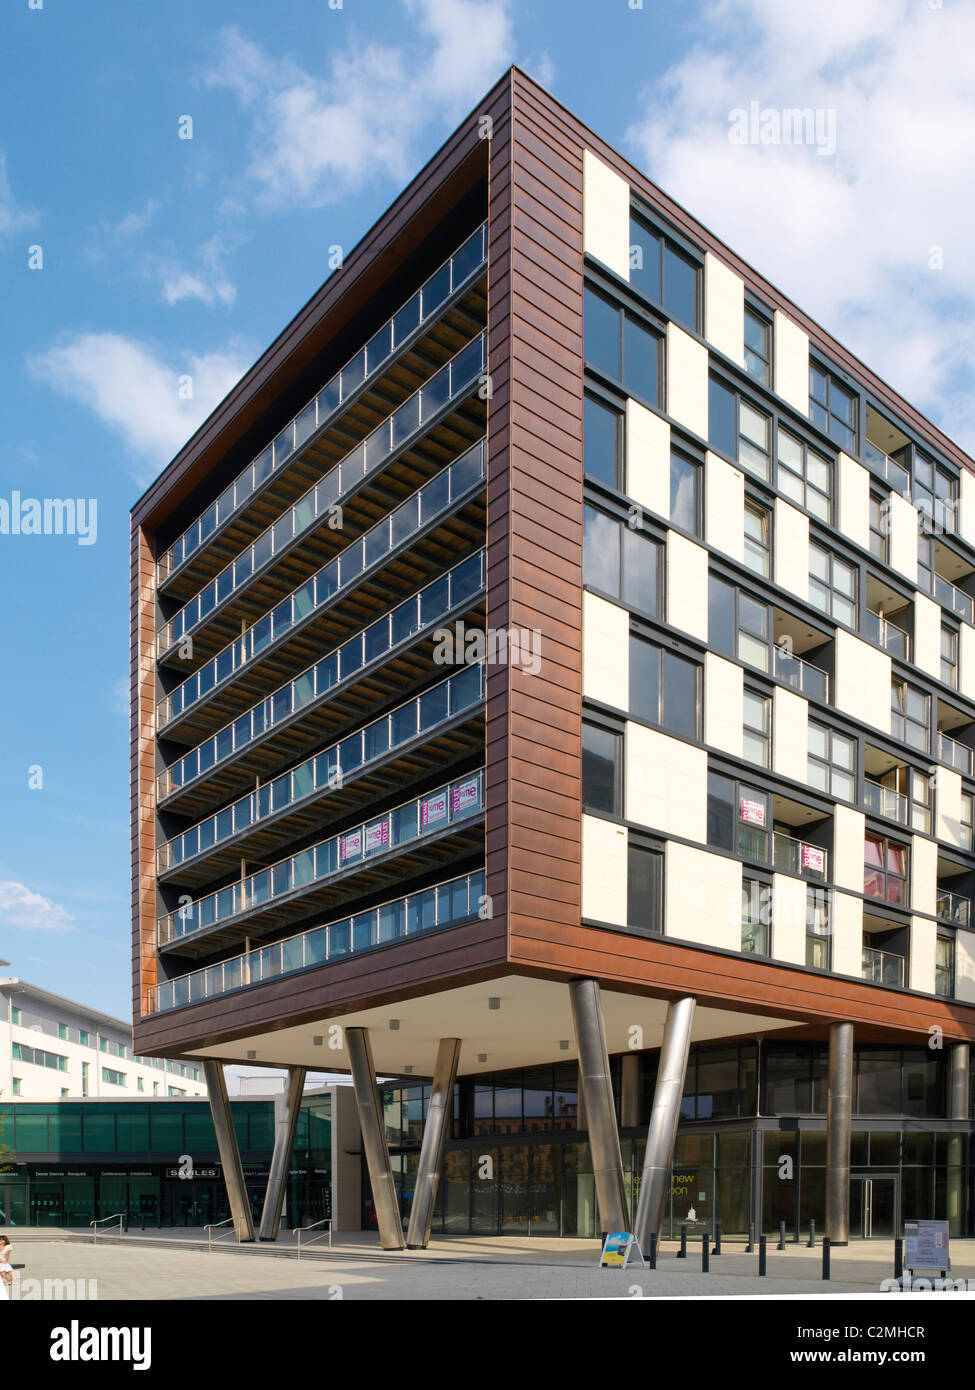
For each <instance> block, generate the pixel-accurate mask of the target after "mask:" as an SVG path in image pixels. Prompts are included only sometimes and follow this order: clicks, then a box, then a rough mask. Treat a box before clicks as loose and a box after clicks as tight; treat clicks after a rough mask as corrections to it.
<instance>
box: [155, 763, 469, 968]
mask: <svg viewBox="0 0 975 1390" xmlns="http://www.w3.org/2000/svg"><path fill="white" fill-rule="evenodd" d="M483 810H484V773H483V770H482V769H479V770H478V771H477V772H472V773H470V774H468V775H467V776H466V777H460V778H458V779H457V780H456V781H454V782H448V783H446V784H445V785H444V786H441V787H437V788H436V790H435V791H432V792H426V793H424V795H423V796H418V797H415V798H414V799H413V800H412V801H408V802H407V803H406V804H405V805H403V806H397V807H395V808H394V809H393V810H391V811H386V812H384V813H383V814H382V815H381V816H374V817H373V818H372V819H371V820H368V821H364V822H363V823H362V824H361V825H357V826H355V827H354V828H353V829H351V830H344V831H343V832H342V834H341V835H333V836H331V838H330V839H327V840H322V841H320V842H319V843H318V844H316V845H309V846H308V848H307V849H303V850H301V851H300V852H299V853H298V854H293V855H291V856H290V857H289V858H287V859H281V860H279V861H278V863H276V864H271V865H269V866H268V867H267V868H266V869H262V870H260V872H259V873H254V874H250V875H249V876H248V877H247V878H242V879H241V880H240V881H239V882H238V883H232V884H228V886H227V887H226V888H221V889H220V890H219V891H218V892H216V893H209V894H207V896H206V897H203V898H198V899H197V900H196V902H193V903H187V904H186V905H185V906H183V907H181V908H178V909H177V911H175V912H170V913H167V914H166V915H165V916H162V917H160V918H159V921H158V923H157V940H158V944H159V945H160V946H165V945H167V944H168V943H169V942H171V941H178V940H179V939H180V938H181V937H184V936H189V935H190V934H191V933H193V932H197V931H204V930H206V928H207V927H213V926H216V925H218V924H219V923H227V922H230V921H232V920H233V919H234V918H235V917H237V916H239V915H240V914H241V913H243V912H250V911H252V910H253V909H254V908H256V907H263V906H265V905H266V904H273V903H275V902H278V901H280V899H281V898H283V897H285V896H287V895H288V894H290V893H293V892H296V891H298V890H300V889H303V888H307V889H312V888H318V887H321V886H322V885H323V884H325V883H328V882H330V881H331V880H333V879H336V878H340V877H342V876H344V875H346V874H349V873H351V872H354V871H355V870H356V869H358V868H361V867H362V865H363V864H368V863H371V862H372V861H374V860H375V859H377V858H378V857H379V856H380V855H383V854H388V853H389V852H390V851H391V850H397V849H401V848H405V847H406V846H407V845H415V844H417V843H418V842H420V841H421V840H424V839H426V838H427V837H429V836H430V835H437V834H441V833H442V832H443V831H444V830H446V829H448V828H449V827H450V826H452V825H457V824H459V823H461V822H462V821H465V820H469V819H470V818H471V817H474V816H477V815H479V814H480V813H481V812H482V811H483Z"/></svg>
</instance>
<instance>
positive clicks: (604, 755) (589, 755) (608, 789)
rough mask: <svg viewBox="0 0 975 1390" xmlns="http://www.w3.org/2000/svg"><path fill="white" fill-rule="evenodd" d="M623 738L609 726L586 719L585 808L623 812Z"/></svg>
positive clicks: (583, 754) (584, 747) (584, 730)
mask: <svg viewBox="0 0 975 1390" xmlns="http://www.w3.org/2000/svg"><path fill="white" fill-rule="evenodd" d="M622 753H623V739H622V736H621V735H620V734H617V733H613V731H612V730H610V729H603V728H600V727H599V725H597V724H590V723H587V722H585V721H583V725H582V805H583V809H584V810H586V811H605V813H606V814H607V815H609V816H618V815H619V814H620V802H621V788H620V783H621V775H620V764H621V761H622Z"/></svg>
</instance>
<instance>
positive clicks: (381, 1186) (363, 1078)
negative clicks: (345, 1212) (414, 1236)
mask: <svg viewBox="0 0 975 1390" xmlns="http://www.w3.org/2000/svg"><path fill="white" fill-rule="evenodd" d="M345 1040H346V1046H347V1048H348V1052H349V1064H350V1066H351V1069H352V1085H353V1088H354V1090H355V1102H356V1105H357V1107H358V1110H359V1128H360V1129H361V1131H362V1147H363V1150H364V1151H365V1155H366V1167H367V1168H368V1170H369V1182H370V1184H371V1186H372V1200H373V1203H374V1204H375V1207H376V1223H377V1225H378V1227H379V1241H380V1244H381V1245H382V1247H383V1249H384V1250H402V1249H403V1245H404V1241H403V1223H402V1221H401V1220H400V1214H399V1201H398V1199H397V1196H396V1184H395V1182H394V1181H393V1169H392V1165H391V1164H390V1161H389V1145H388V1144H387V1143H386V1129H385V1126H384V1125H383V1115H382V1109H381V1107H380V1104H379V1087H378V1086H377V1085H376V1068H375V1066H374V1065H373V1060H372V1046H371V1044H370V1042H369V1030H368V1028H346V1030H345Z"/></svg>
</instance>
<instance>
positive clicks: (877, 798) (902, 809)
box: [863, 777, 909, 825]
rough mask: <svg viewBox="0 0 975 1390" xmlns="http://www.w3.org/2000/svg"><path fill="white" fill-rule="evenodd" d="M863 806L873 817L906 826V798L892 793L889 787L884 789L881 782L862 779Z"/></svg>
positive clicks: (898, 793)
mask: <svg viewBox="0 0 975 1390" xmlns="http://www.w3.org/2000/svg"><path fill="white" fill-rule="evenodd" d="M863 804H864V807H865V808H866V809H867V810H868V811H872V812H873V814H874V815H875V816H883V817H885V819H887V820H895V821H897V823H898V824H899V825H906V824H907V819H908V809H909V808H908V801H907V797H906V796H902V795H901V794H900V792H896V791H893V790H892V789H891V788H890V787H885V786H884V785H883V784H882V783H881V782H875V781H874V780H873V779H872V778H870V777H865V778H864V779H863Z"/></svg>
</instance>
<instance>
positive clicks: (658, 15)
mask: <svg viewBox="0 0 975 1390" xmlns="http://www.w3.org/2000/svg"><path fill="white" fill-rule="evenodd" d="M334 4H335V0H333V5H334ZM38 5H40V8H38V7H37V6H38ZM807 9H808V10H809V13H805V11H806V10H807ZM800 10H801V11H803V12H802V13H800V12H799V11H800ZM0 51H2V52H3V54H4V56H5V59H6V62H5V64H4V66H5V70H6V71H5V81H4V85H3V91H2V93H0V112H2V119H0V277H2V278H0V286H2V304H3V327H4V331H3V333H2V335H0V359H2V369H3V379H4V383H5V388H6V389H5V390H4V392H3V430H2V434H0V499H10V497H11V494H12V493H13V492H14V491H19V492H20V493H21V495H22V496H23V497H36V498H53V497H61V498H63V497H81V498H85V499H88V498H94V499H96V500H97V539H95V541H94V543H93V544H88V545H81V544H78V538H77V537H76V536H71V535H60V536H59V535H5V534H0V640H2V646H0V671H2V675H0V714H2V718H0V955H2V956H3V957H5V958H6V959H8V960H9V961H10V962H11V965H12V970H13V972H15V973H18V974H21V975H23V976H24V977H26V978H27V979H30V980H32V981H35V982H36V983H38V984H41V985H44V986H46V987H47V988H50V989H53V990H56V991H59V992H62V993H64V994H67V995H73V996H76V997H78V998H80V999H83V1000H85V1001H87V1002H88V1003H90V1004H92V1005H93V1006H96V1007H99V1008H103V1009H106V1010H110V1011H113V1012H117V1013H119V1014H122V1015H123V1016H127V1014H128V1010H129V998H130V982H129V884H128V868H129V849H128V786H127V777H128V753H127V733H128V721H127V712H126V700H127V669H128V656H127V640H128V631H127V628H128V610H127V605H128V512H129V508H130V507H131V505H132V503H133V502H134V501H135V499H136V497H137V496H138V495H139V493H140V492H141V491H142V489H143V488H144V486H145V485H146V484H147V483H148V482H149V481H150V480H151V479H152V478H153V477H154V476H155V474H156V473H157V472H158V471H159V470H160V469H161V468H162V467H163V466H164V465H165V463H166V462H167V460H168V459H169V457H170V456H171V455H172V454H173V453H174V452H175V450H176V449H177V448H178V447H179V445H180V443H181V442H182V440H183V439H184V438H186V437H187V436H188V434H189V433H191V432H192V430H193V428H194V427H195V425H196V424H197V423H198V422H199V420H201V419H202V418H203V417H204V416H205V415H206V414H207V413H208V412H209V410H210V409H212V407H213V405H215V404H216V402H217V401H218V400H219V399H220V397H221V396H222V395H223V394H224V393H225V392H226V390H227V389H229V387H230V386H231V385H232V384H233V382H234V381H235V380H236V379H237V377H238V376H239V375H240V373H241V372H242V371H243V370H245V369H246V367H247V366H249V365H250V363H251V362H252V361H253V360H254V359H255V357H256V356H258V355H259V353H260V351H261V350H262V348H263V347H264V346H265V345H266V344H267V343H268V342H269V341H270V340H271V339H272V338H273V337H274V336H275V335H276V334H277V333H278V332H279V330H280V329H281V327H282V326H283V325H284V324H285V323H286V322H287V321H288V319H290V317H291V316H292V315H293V314H294V313H295V312H296V311H297V310H298V309H299V308H300V307H301V305H302V304H303V303H304V302H305V301H306V300H307V299H308V297H309V296H310V295H311V294H312V293H313V292H314V291H315V290H316V288H317V287H318V285H319V284H320V283H321V282H322V280H323V279H324V278H326V273H327V266H326V255H327V252H328V248H329V247H330V246H332V245H336V244H337V245H339V246H342V247H345V248H350V247H351V246H353V245H354V244H355V242H356V241H357V240H358V239H359V238H360V237H361V235H362V234H363V233H364V232H365V231H366V230H367V229H368V227H369V226H370V225H371V224H372V222H373V221H374V220H375V219H376V217H377V216H378V215H379V214H380V213H381V212H382V211H383V209H384V208H385V207H386V206H387V205H388V204H389V202H390V201H391V200H392V199H393V198H394V197H395V195H396V193H397V192H398V191H399V189H400V188H401V187H402V186H403V185H404V184H405V183H406V182H407V181H408V180H409V178H410V177H411V176H412V174H413V173H415V172H416V170H417V169H418V168H419V167H420V166H421V165H422V164H423V163H424V162H425V160H426V159H427V158H428V157H429V155H430V154H432V153H433V151H434V150H435V149H436V148H437V147H438V145H439V144H440V143H442V141H443V140H444V138H445V137H446V136H447V135H448V134H449V132H450V130H451V129H452V128H453V127H454V125H455V124H456V123H457V122H458V121H459V120H460V119H461V118H462V117H463V116H464V115H465V114H466V113H467V112H468V111H469V110H470V109H471V108H472V107H473V106H474V105H475V104H476V102H477V99H478V97H479V96H480V95H482V94H483V92H484V91H486V90H487V88H488V87H489V86H490V85H491V84H492V83H493V81H494V80H495V79H496V77H497V76H498V75H499V74H500V73H501V72H502V71H503V70H504V68H505V67H506V66H507V65H508V64H509V63H511V62H518V63H519V64H520V65H521V66H523V67H524V68H525V69H526V70H527V71H529V72H530V73H532V74H533V75H534V76H536V77H537V78H538V79H539V80H540V81H542V82H543V83H544V84H545V85H546V86H548V87H549V88H550V89H551V90H552V91H553V92H554V93H555V94H556V95H557V96H558V97H559V98H560V99H561V100H562V101H563V102H565V103H566V105H568V106H569V107H570V108H572V109H573V110H574V111H575V112H576V113H577V114H578V115H580V116H581V117H582V118H583V119H584V120H585V121H587V122H588V123H589V124H590V125H592V126H593V127H594V128H595V129H596V130H597V131H598V132H599V133H600V134H601V135H602V136H604V137H605V138H606V139H608V140H609V141H610V142H611V143H613V144H615V145H617V146H618V147H619V148H621V149H622V150H624V151H625V152H626V153H627V154H628V155H629V156H630V157H631V158H633V159H634V161H635V162H636V163H638V164H639V165H640V166H641V167H643V168H645V169H647V171H648V172H649V173H650V174H651V175H652V176H653V177H655V178H656V179H657V181H658V182H659V183H661V185H662V186H663V187H665V188H666V189H667V190H668V191H670V192H671V193H673V194H674V195H675V196H676V197H677V198H678V199H679V200H680V201H682V202H683V203H684V204H685V205H686V206H688V207H689V208H690V209H691V211H693V212H694V213H695V214H696V215H698V216H699V217H700V218H701V220H702V221H704V222H705V223H706V224H708V225H709V226H710V227H711V228H712V229H713V230H714V231H715V232H717V233H718V234H719V235H721V236H724V237H725V238H726V240H727V241H728V242H729V244H730V245H732V246H733V247H734V248H735V249H736V250H738V251H739V252H740V253H742V254H743V255H745V256H746V257H747V258H748V259H749V260H751V261H752V262H753V263H754V264H756V265H757V266H759V267H760V268H761V269H762V270H763V271H764V272H765V273H767V274H768V275H769V277H770V278H771V279H772V280H774V281H775V282H776V283H777V284H778V285H779V286H780V288H781V289H783V290H784V291H785V292H786V293H787V294H790V295H792V296H793V297H794V298H795V299H796V301H797V302H798V303H800V304H801V305H802V306H803V307H804V308H806V309H807V310H809V311H810V312H811V313H813V315H814V316H815V317H817V318H819V319H820V321H821V322H823V323H824V325H825V326H826V327H828V328H829V329H830V330H831V331H833V332H835V333H836V334H837V336H838V337H840V338H841V340H842V341H844V342H845V343H846V344H847V345H848V346H849V347H851V348H852V349H853V350H854V351H857V352H859V353H860V354H861V355H862V356H863V357H864V358H865V360H867V361H868V362H870V364H871V365H872V366H874V367H875V368H876V369H877V370H879V371H880V373H881V374H882V375H884V376H886V377H887V379H888V380H890V381H891V383H892V384H893V385H895V386H896V387H897V388H898V389H900V390H901V391H903V392H904V394H905V395H907V397H908V398H909V399H910V400H912V401H913V402H914V403H915V404H916V405H918V406H919V407H921V408H922V409H924V410H926V412H927V413H928V414H929V415H930V416H931V417H932V418H933V419H935V420H936V421H937V422H938V423H940V424H941V425H942V426H943V427H944V428H945V429H946V430H947V431H948V432H949V433H952V434H953V435H954V436H955V437H957V438H958V439H959V441H960V442H961V443H963V444H965V445H966V446H967V447H969V448H970V449H971V448H972V446H973V443H975V410H973V408H972V405H971V404H970V401H971V399H972V390H971V388H972V361H973V356H975V346H973V341H972V323H973V315H972V307H973V297H975V256H973V252H972V244H973V238H972V235H971V227H972V225H973V214H975V197H973V185H972V175H971V160H970V156H969V147H970V140H971V134H972V131H973V124H975V123H973V109H972V108H973V104H975V96H973V93H972V91H971V84H970V79H969V73H968V64H969V61H970V56H969V55H970V54H971V53H972V52H973V51H975V10H973V6H972V5H971V3H965V4H961V3H957V2H956V3H952V0H945V2H944V4H943V5H941V4H938V3H937V0H857V3H856V4H855V5H850V4H849V3H848V0H843V2H842V3H840V2H839V0H821V3H819V4H817V5H816V6H811V7H800V6H791V5H783V4H782V3H781V0H709V2H708V3H694V2H693V0H690V2H689V3H685V4H682V5H680V6H675V5H670V4H661V3H657V0H644V3H643V5H642V6H641V5H640V4H639V3H637V0H599V2H598V3H597V0H537V2H536V3H524V2H522V3H505V0H368V3H365V0H343V3H342V5H341V7H334V8H333V6H331V5H329V3H328V0H276V3H275V4H274V5H268V4H266V3H256V0H233V3H224V0H208V3H206V4H205V5H201V4H200V3H199V2H198V0H159V2H158V3H155V4H152V5H145V4H139V5H134V4H132V3H131V0H86V3H85V4H84V5H79V4H77V2H76V0H74V2H73V3H72V2H71V0H42V3H41V0H33V3H31V0H6V3H5V5H4V8H3V14H2V17H0ZM752 101H757V102H759V103H760V104H761V106H762V107H763V108H773V109H778V108H782V107H795V106H802V107H807V106H808V107H813V108H816V109H818V110H821V111H822V112H825V113H828V112H832V113H833V120H834V123H835V130H836V148H835V151H832V152H820V150H818V149H817V148H814V147H812V146H810V147H805V148H802V147H796V146H793V147H785V146H783V145H775V144H766V145H748V146H733V145H731V144H730V143H729V139H728V133H729V113H730V112H731V111H733V110H734V109H736V108H740V107H747V106H748V104H749V103H750V102H752ZM185 116H190V117H191V118H192V139H180V138H179V129H180V119H181V118H182V117H185ZM184 129H185V123H184ZM38 247H39V248H40V254H38V252H37V250H36V249H34V250H32V249H31V248H38ZM31 261H33V262H34V265H35V266H36V267H37V268H31V266H30V262H31ZM186 374H188V375H190V376H191V377H192V379H193V384H194V398H193V400H191V401H181V400H179V399H178V397H177V380H178V378H179V377H180V376H182V375H186ZM66 673H67V674H66ZM32 783H33V784H34V785H32Z"/></svg>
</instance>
